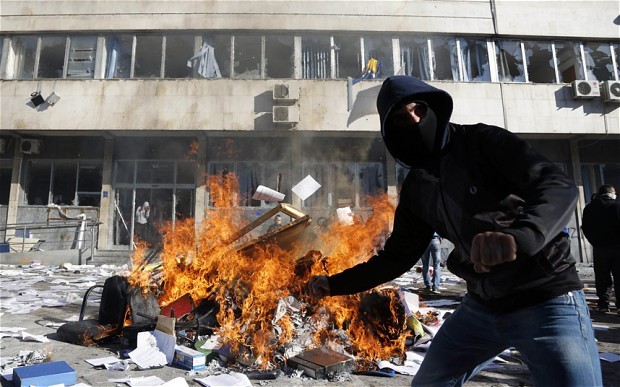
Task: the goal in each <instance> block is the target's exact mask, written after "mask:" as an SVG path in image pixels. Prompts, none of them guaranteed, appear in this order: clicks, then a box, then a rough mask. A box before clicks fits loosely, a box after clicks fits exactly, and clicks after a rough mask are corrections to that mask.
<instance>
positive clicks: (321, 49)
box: [301, 36, 332, 79]
mask: <svg viewBox="0 0 620 387" xmlns="http://www.w3.org/2000/svg"><path fill="white" fill-rule="evenodd" d="M330 52H331V49H330V46H329V36H303V37H302V38H301V76H302V78H304V79H328V78H331V58H332V57H331V53H330Z"/></svg>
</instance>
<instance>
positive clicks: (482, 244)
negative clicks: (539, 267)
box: [471, 232, 517, 273]
mask: <svg viewBox="0 0 620 387" xmlns="http://www.w3.org/2000/svg"><path fill="white" fill-rule="evenodd" d="M515 259H517V244H516V242H515V238H514V237H513V236H512V235H510V234H505V233H503V232H483V233H480V234H477V235H476V236H474V239H473V240H472V242H471V261H472V262H473V264H474V270H475V271H476V273H488V272H489V271H491V268H492V267H493V266H495V265H499V264H502V263H506V262H511V261H514V260H515Z"/></svg>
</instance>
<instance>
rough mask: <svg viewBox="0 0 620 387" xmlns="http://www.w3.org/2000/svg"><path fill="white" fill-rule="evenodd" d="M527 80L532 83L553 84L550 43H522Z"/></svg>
mask: <svg viewBox="0 0 620 387" xmlns="http://www.w3.org/2000/svg"><path fill="white" fill-rule="evenodd" d="M523 47H524V49H525V63H527V75H528V80H529V81H530V82H533V83H555V82H556V79H555V66H554V64H553V53H552V51H551V43H548V42H534V41H525V42H523Z"/></svg>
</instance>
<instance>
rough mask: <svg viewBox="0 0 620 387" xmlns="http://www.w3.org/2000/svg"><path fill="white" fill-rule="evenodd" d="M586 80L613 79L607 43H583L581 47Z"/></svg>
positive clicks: (609, 49) (609, 50)
mask: <svg viewBox="0 0 620 387" xmlns="http://www.w3.org/2000/svg"><path fill="white" fill-rule="evenodd" d="M583 53H584V54H585V63H586V71H587V78H588V79H589V80H597V81H609V80H612V79H615V76H614V67H613V63H612V60H611V48H610V47H609V44H608V43H585V44H584V45H583Z"/></svg>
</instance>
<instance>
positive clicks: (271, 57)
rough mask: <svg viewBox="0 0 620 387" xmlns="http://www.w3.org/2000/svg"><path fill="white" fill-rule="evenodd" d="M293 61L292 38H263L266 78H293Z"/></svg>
mask: <svg viewBox="0 0 620 387" xmlns="http://www.w3.org/2000/svg"><path fill="white" fill-rule="evenodd" d="M294 59H295V50H294V47H293V37H292V36H266V37H265V76H266V77H267V78H293V77H294V74H293V73H294V72H293V70H294V68H295V66H294V64H293V63H294Z"/></svg>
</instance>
